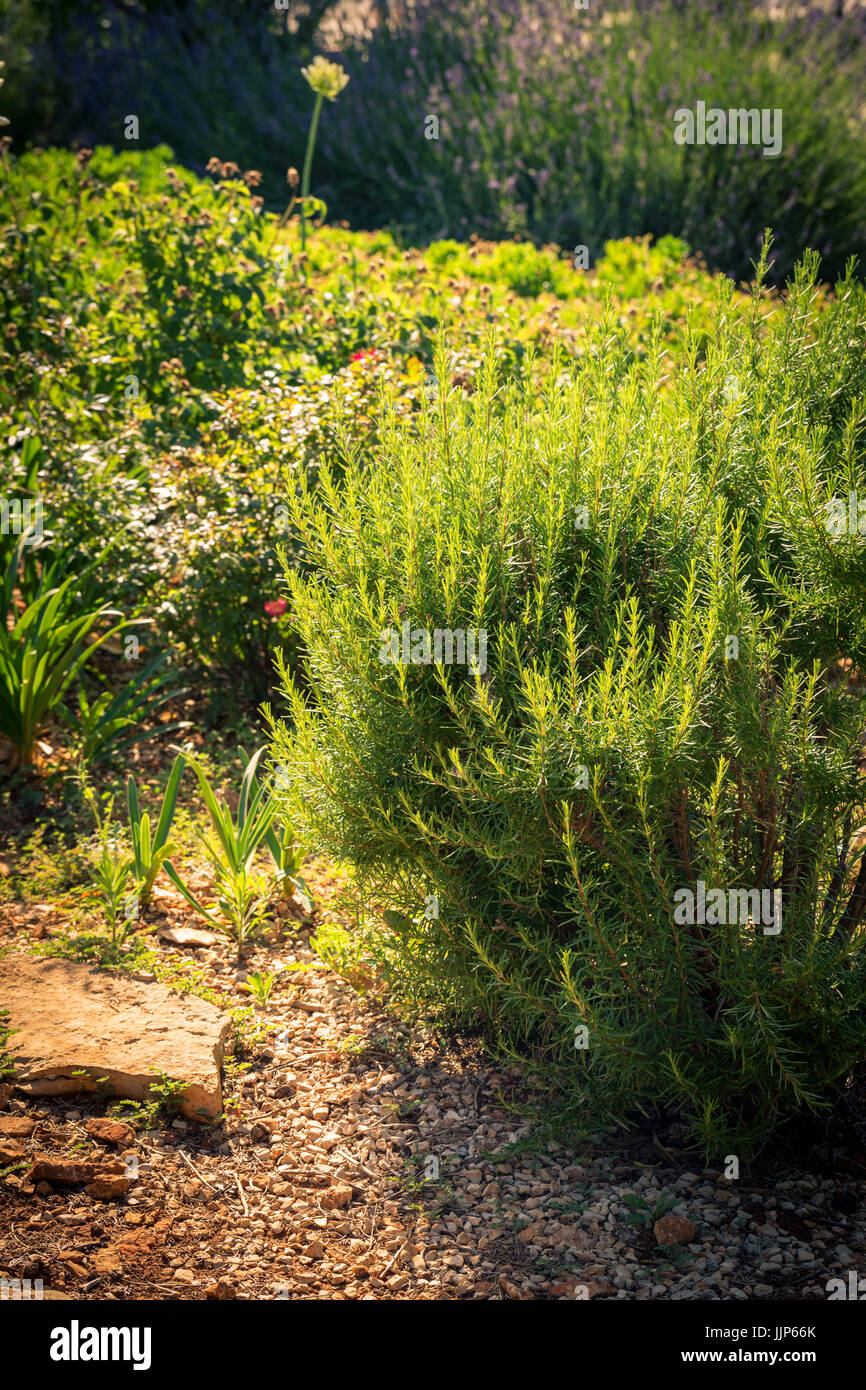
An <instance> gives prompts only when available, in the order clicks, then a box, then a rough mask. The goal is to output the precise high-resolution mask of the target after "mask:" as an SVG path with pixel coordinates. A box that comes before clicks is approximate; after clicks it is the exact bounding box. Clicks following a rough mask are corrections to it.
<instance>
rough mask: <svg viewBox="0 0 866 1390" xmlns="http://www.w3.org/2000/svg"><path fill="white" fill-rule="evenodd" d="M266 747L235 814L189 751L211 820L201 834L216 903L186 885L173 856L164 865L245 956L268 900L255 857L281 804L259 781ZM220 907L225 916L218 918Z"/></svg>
mask: <svg viewBox="0 0 866 1390" xmlns="http://www.w3.org/2000/svg"><path fill="white" fill-rule="evenodd" d="M263 752H264V749H263V748H259V749H258V750H257V751H256V752H255V753H254V754H253V756H252V757H251V758H250V760H249V762H248V763H247V766H246V769H245V771H244V775H243V779H242V781H241V787H240V793H239V796H238V807H237V813H236V815H235V816H233V815H232V812H231V810H230V809H229V807H228V806H227V805H225V803H223V802H220V801H219V800H218V799H217V797H216V796H215V795H214V792H213V789H212V787H211V785H210V782H209V781H208V778H207V775H206V773H205V771H204V769H203V767H202V766H201V764H200V763H199V762H198V760H197V759H195V758H193V757H192V756H191V755H189V754H184V757H185V759H186V761H187V762H189V763H190V764H191V766H192V768H193V771H194V772H195V775H196V778H197V779H198V784H199V788H200V790H201V794H202V797H203V799H204V803H205V806H206V808H207V812H208V816H209V818H210V827H209V831H208V833H207V834H204V835H202V834H200V839H201V843H202V845H203V848H204V850H205V853H206V854H207V856H208V859H209V860H210V865H211V872H212V874H213V885H214V891H215V893H216V902H215V903H212V904H210V905H209V906H205V905H203V904H202V903H201V902H200V901H199V900H198V898H196V897H195V895H194V894H193V893H192V892H191V891H190V889H189V887H188V886H187V885H186V884H185V883H184V881H183V879H182V878H181V877H180V874H179V873H178V872H177V870H176V869H175V867H174V865H173V864H172V863H171V861H170V860H166V861H165V863H164V868H165V872H166V873H167V874H168V876H169V878H170V879H171V881H172V883H174V885H175V887H177V888H179V889H180V891H181V893H182V894H183V896H184V897H185V898H186V900H187V902H189V903H191V904H192V906H193V907H194V908H195V909H196V911H197V912H199V913H201V915H202V917H204V918H205V920H206V921H207V922H209V923H210V925H211V926H212V927H214V928H216V930H217V931H222V932H228V934H229V935H230V936H232V937H233V938H234V940H235V942H236V943H237V948H238V958H240V955H241V952H242V950H243V947H244V944H245V942H246V941H247V939H248V938H249V937H250V936H251V935H252V934H253V933H254V932H255V931H256V930H257V928H258V926H259V925H260V923H261V921H262V919H263V917H264V912H265V907H266V904H267V892H266V884H265V881H264V879H263V878H262V876H261V875H260V874H257V873H255V872H254V870H253V860H254V859H255V856H256V853H257V851H258V850H259V849H260V847H261V846H262V843H263V841H264V839H265V836H266V834H267V832H268V829H269V827H270V825H271V822H272V820H273V818H274V812H275V810H276V807H275V806H274V805H273V804H272V803H271V802H270V801H269V800H268V797H267V792H266V788H265V786H264V783H262V782H256V768H257V766H258V763H259V759H260V758H261V755H262V753H263ZM216 910H218V911H219V913H220V914H221V916H216V915H215V911H216Z"/></svg>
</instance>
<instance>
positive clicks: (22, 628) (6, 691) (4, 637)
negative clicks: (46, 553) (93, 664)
mask: <svg viewBox="0 0 866 1390" xmlns="http://www.w3.org/2000/svg"><path fill="white" fill-rule="evenodd" d="M27 542H28V535H27V533H26V532H25V533H24V534H23V535H22V536H21V540H20V542H19V544H18V546H17V547H16V549H15V551H14V553H13V555H12V558H11V560H10V561H9V564H8V566H7V568H6V573H5V575H4V578H3V584H2V588H0V616H2V618H3V621H2V623H0V733H2V734H3V735H4V736H5V737H6V738H8V739H9V741H10V742H11V744H12V745H13V748H14V749H15V752H16V755H17V758H18V760H19V761H20V762H21V763H24V764H25V765H26V764H29V763H32V761H33V757H34V751H35V746H36V740H37V737H38V735H39V733H40V732H41V730H42V728H43V726H44V724H45V723H46V721H47V720H48V719H49V718H50V716H51V715H52V714H57V713H59V711H60V708H61V702H62V700H63V697H64V695H65V693H66V691H67V689H68V688H69V686H70V685H71V683H72V682H73V680H74V679H75V677H76V676H77V675H78V673H79V672H80V671H81V668H82V667H83V666H84V665H85V663H86V662H88V661H90V660H91V659H92V657H93V655H94V653H95V651H96V650H97V648H98V647H100V646H101V645H102V644H103V643H104V642H106V641H108V639H109V638H111V637H114V636H116V634H117V633H118V632H121V631H122V630H123V629H124V628H125V627H128V626H129V623H128V621H127V620H126V619H121V621H120V622H119V623H115V624H114V626H113V627H110V628H109V629H108V630H107V631H105V632H102V633H101V634H100V635H99V636H96V637H93V638H92V634H93V629H94V628H95V627H96V626H97V624H99V623H102V622H104V621H105V620H106V619H111V618H117V617H119V616H120V615H119V614H118V613H117V612H116V610H114V609H112V608H107V607H104V606H99V607H97V608H90V609H88V610H86V611H85V612H83V613H82V612H80V611H76V610H77V604H76V601H75V588H74V586H75V584H76V583H78V582H80V581H79V580H77V579H76V576H75V575H70V576H69V577H68V578H67V579H65V580H64V581H63V582H62V583H61V584H59V585H58V586H57V587H55V588H47V589H45V588H44V586H43V585H42V584H40V590H41V591H40V592H39V594H38V596H37V597H36V598H34V599H33V601H32V602H31V603H28V604H27V605H26V607H25V608H24V609H23V611H19V608H18V605H17V603H16V599H15V588H16V580H17V577H18V569H19V565H20V562H21V556H22V551H23V549H24V547H25V545H26V544H27ZM91 638H92V640H89V639H91Z"/></svg>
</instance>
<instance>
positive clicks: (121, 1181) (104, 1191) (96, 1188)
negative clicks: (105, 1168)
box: [84, 1177, 131, 1201]
mask: <svg viewBox="0 0 866 1390" xmlns="http://www.w3.org/2000/svg"><path fill="white" fill-rule="evenodd" d="M130 1186H131V1183H130V1180H129V1178H125V1177H124V1178H121V1177H116V1178H97V1179H96V1181H95V1182H91V1183H88V1184H87V1186H86V1188H85V1189H84V1190H85V1192H86V1193H87V1194H88V1196H90V1197H98V1198H99V1199H100V1200H101V1201H108V1200H109V1199H111V1198H113V1197H123V1196H124V1195H125V1193H127V1192H128V1191H129V1189H130Z"/></svg>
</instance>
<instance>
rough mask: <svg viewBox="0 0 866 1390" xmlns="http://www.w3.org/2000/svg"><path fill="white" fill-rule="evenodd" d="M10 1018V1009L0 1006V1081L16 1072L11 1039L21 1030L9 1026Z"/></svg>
mask: <svg viewBox="0 0 866 1390" xmlns="http://www.w3.org/2000/svg"><path fill="white" fill-rule="evenodd" d="M9 1018H10V1015H9V1010H8V1009H2V1008H0V1081H2V1080H3V1079H4V1078H5V1077H7V1076H13V1075H14V1074H15V1066H14V1063H13V1060H12V1053H11V1052H10V1051H9V1039H10V1038H11V1037H12V1036H13V1034H15V1033H17V1032H19V1031H20V1030H19V1029H17V1028H10V1027H9Z"/></svg>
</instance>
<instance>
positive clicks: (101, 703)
mask: <svg viewBox="0 0 866 1390" xmlns="http://www.w3.org/2000/svg"><path fill="white" fill-rule="evenodd" d="M167 662H168V654H167V653H166V652H160V653H159V654H158V655H157V656H155V657H153V658H152V659H151V660H150V661H148V662H147V663H146V664H145V665H144V666H143V667H142V669H141V671H139V672H137V674H136V675H134V676H133V677H132V679H131V680H129V681H127V682H126V683H125V684H124V685H123V686H122V687H121V689H120V690H118V691H116V692H112V691H111V690H104V691H102V693H101V694H99V695H97V696H96V698H95V699H93V700H92V702H91V700H90V698H89V697H88V695H87V692H86V690H85V688H84V686H83V685H81V686H79V689H78V711H77V713H75V712H74V711H72V710H68V709H64V710H63V711H62V714H63V717H64V718H65V719H66V720H67V721H68V723H69V724H71V726H72V727H73V729H74V730H75V731H76V733H77V735H78V738H79V754H80V756H81V758H82V759H83V760H84V762H86V763H91V762H96V761H99V760H100V759H101V758H106V757H110V756H115V755H117V754H118V753H120V752H122V751H123V750H124V749H126V748H129V747H130V746H131V745H132V744H134V743H137V742H138V741H139V740H140V739H141V738H142V737H143V736H144V729H143V727H142V721H143V719H145V718H149V717H152V716H153V715H154V714H156V712H157V710H159V709H161V708H162V706H163V705H165V704H166V703H167V702H168V701H169V700H173V699H177V697H178V696H179V695H182V694H185V691H184V690H182V689H180V688H179V687H178V688H174V689H172V690H166V689H165V687H166V685H168V684H169V683H170V682H171V681H172V679H173V676H172V672H171V671H166V670H163V669H161V668H163V667H165V665H166V663H167ZM188 726H189V721H188V720H181V719H176V720H174V721H172V722H171V723H169V724H162V725H160V735H161V736H162V737H164V736H165V735H167V734H171V733H177V732H178V730H180V729H185V728H188Z"/></svg>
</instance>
